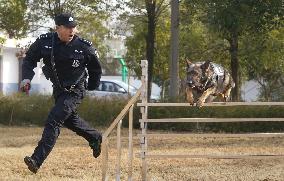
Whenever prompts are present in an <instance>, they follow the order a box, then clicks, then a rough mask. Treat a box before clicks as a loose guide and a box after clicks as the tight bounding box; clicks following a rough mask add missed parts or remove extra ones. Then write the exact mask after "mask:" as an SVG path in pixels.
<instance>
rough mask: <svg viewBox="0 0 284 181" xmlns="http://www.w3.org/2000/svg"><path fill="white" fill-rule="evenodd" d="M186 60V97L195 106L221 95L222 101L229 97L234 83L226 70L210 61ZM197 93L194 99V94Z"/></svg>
mask: <svg viewBox="0 0 284 181" xmlns="http://www.w3.org/2000/svg"><path fill="white" fill-rule="evenodd" d="M186 61H187V78H186V99H187V101H188V102H189V103H190V104H191V105H194V102H196V106H197V107H199V108H200V107H202V106H203V104H204V102H211V101H212V100H213V99H214V98H215V97H216V96H221V97H222V99H223V101H224V102H227V101H228V100H229V98H230V93H231V90H232V88H234V87H235V83H234V81H233V79H232V77H231V75H230V74H229V72H228V71H227V70H225V69H224V68H223V67H222V66H220V65H218V64H215V63H212V62H211V61H209V60H208V61H205V62H197V63H191V62H190V61H189V60H186ZM195 95H197V97H196V99H197V100H195V99H194V96H195Z"/></svg>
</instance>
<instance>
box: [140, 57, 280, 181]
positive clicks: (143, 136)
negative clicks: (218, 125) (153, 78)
mask: <svg viewBox="0 0 284 181" xmlns="http://www.w3.org/2000/svg"><path fill="white" fill-rule="evenodd" d="M141 64H142V65H147V61H146V60H142V62H141ZM147 72H148V69H147V66H143V67H142V85H145V86H143V89H142V93H141V100H142V102H141V103H138V104H137V106H140V111H141V114H142V118H141V119H140V120H139V122H140V125H141V134H139V135H138V136H139V137H140V145H141V159H142V171H141V174H142V180H143V181H146V180H147V161H146V158H215V159H216V158H217V159H241V158H246V159H248V158H249V159H260V158H272V157H273V158H284V153H283V154H281V155H273V154H271V155H177V154H176V155H168V154H167V155H162V154H159V155H157V154H148V153H147V152H148V146H147V139H148V138H151V137H159V136H161V137H167V136H171V137H185V136H189V137H284V133H251V134H206V133H205V134H147V123H154V122H155V123H158V122H159V123H165V122H171V123H172V122H187V123H188V122H191V123H211V122H252V121H258V122H260V121H282V122H283V121H284V118H163V119H150V118H148V108H149V107H154V106H173V107H180V106H182V107H184V106H191V105H190V104H189V103H149V102H147V81H148V77H147ZM204 106H284V102H226V103H224V102H214V103H206V104H205V105H204Z"/></svg>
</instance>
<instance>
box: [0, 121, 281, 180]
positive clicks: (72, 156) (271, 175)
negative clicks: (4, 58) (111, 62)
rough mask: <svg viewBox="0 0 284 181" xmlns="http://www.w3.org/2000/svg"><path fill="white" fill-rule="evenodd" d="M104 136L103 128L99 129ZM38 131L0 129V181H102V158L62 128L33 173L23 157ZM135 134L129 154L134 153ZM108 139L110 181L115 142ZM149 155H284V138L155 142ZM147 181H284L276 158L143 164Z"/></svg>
mask: <svg viewBox="0 0 284 181" xmlns="http://www.w3.org/2000/svg"><path fill="white" fill-rule="evenodd" d="M100 130H101V131H103V130H104V129H100ZM41 131H42V128H37V127H25V128H23V127H20V128H19V127H0V180H1V181H2V180H7V181H8V180H9V181H11V180H15V181H18V180H28V181H30V180H34V181H38V180H48V181H50V180H58V181H59V180H60V181H62V180H63V181H64V180H66V181H67V180H68V181H69V180H101V162H102V161H101V158H102V157H101V156H100V157H99V158H97V159H94V158H93V157H92V151H91V149H90V148H89V147H88V144H87V142H86V141H85V140H84V139H82V138H81V137H79V136H77V135H76V134H74V133H72V132H71V131H69V130H67V129H62V131H61V135H60V136H59V139H58V141H57V143H56V146H55V148H54V149H53V151H52V152H51V154H50V155H49V157H48V158H47V160H46V161H45V163H44V164H43V165H42V167H41V169H40V170H39V172H38V173H37V174H36V175H35V174H32V173H31V172H30V171H29V170H28V169H27V168H26V166H25V164H24V162H23V158H24V156H26V155H30V154H31V153H32V151H33V149H34V147H35V146H36V145H37V142H38V140H39V138H40V136H41ZM137 133H139V130H135V137H134V153H135V154H136V155H137V154H139V139H138V137H137V136H136V135H137ZM115 141H116V140H115V137H114V136H112V139H111V141H110V153H109V159H110V161H109V163H110V169H109V180H115V174H114V173H115V159H116V153H117V152H116V142H115ZM148 145H149V151H151V153H157V154H159V153H160V154H163V153H169V154H176V153H181V154H215V155H218V154H219V155H221V154H282V155H283V154H284V138H283V137H282V138H176V139H173V138H154V139H151V140H149V141H148ZM122 146H123V148H124V149H123V151H122V173H121V180H127V166H126V165H127V159H126V158H127V156H128V152H127V148H128V141H127V131H126V130H123V143H122ZM147 161H148V178H149V180H151V181H191V180H192V181H197V180H198V181H215V180H216V181H225V180H226V181H243V180H244V181H253V180H257V181H276V180H277V181H284V158H281V159H279V158H278V159H148V160H147ZM133 166H134V168H133V180H141V176H140V175H141V174H140V173H141V160H140V158H138V157H135V159H134V163H133Z"/></svg>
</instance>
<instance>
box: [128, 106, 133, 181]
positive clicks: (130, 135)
mask: <svg viewBox="0 0 284 181" xmlns="http://www.w3.org/2000/svg"><path fill="white" fill-rule="evenodd" d="M133 107H134V105H132V106H131V107H130V110H129V123H128V127H129V131H128V132H129V133H128V134H129V135H128V137H129V148H128V181H132V170H133V169H132V162H133Z"/></svg>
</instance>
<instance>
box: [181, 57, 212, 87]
mask: <svg viewBox="0 0 284 181" xmlns="http://www.w3.org/2000/svg"><path fill="white" fill-rule="evenodd" d="M186 62H187V78H186V82H187V86H188V87H190V88H194V89H196V90H198V91H204V89H205V88H206V84H207V83H208V81H209V80H210V78H211V77H212V75H213V72H212V71H211V70H210V68H211V67H210V61H206V62H197V63H191V62H190V61H189V60H186Z"/></svg>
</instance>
